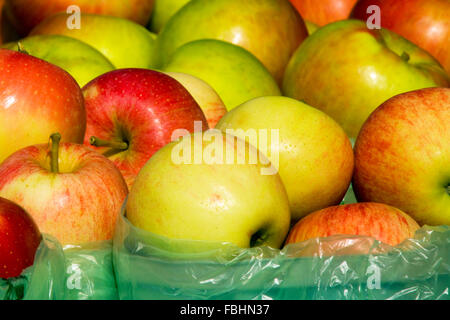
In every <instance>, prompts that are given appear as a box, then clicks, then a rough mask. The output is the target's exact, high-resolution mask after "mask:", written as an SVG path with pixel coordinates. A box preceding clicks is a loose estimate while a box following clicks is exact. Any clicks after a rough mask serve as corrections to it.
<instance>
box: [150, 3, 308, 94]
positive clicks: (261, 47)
mask: <svg viewBox="0 0 450 320" xmlns="http://www.w3.org/2000/svg"><path fill="white" fill-rule="evenodd" d="M307 36H308V31H307V30H306V26H305V23H304V22H303V20H302V18H301V16H300V15H299V14H298V12H297V11H296V10H295V9H294V8H293V7H292V6H291V5H290V3H289V1H288V0H248V1H242V0H194V1H190V2H188V3H187V4H186V5H185V6H183V7H182V8H181V9H180V10H179V11H178V12H177V13H176V15H175V16H173V17H172V18H171V19H170V20H169V21H168V22H167V24H166V25H165V26H164V28H163V30H161V33H160V35H159V39H158V42H159V48H160V52H161V55H162V63H163V64H165V63H167V61H168V60H170V58H171V57H172V55H173V54H174V52H175V50H176V49H177V48H179V47H181V46H182V45H183V44H186V43H188V42H191V41H193V40H199V39H206V38H208V39H218V40H223V41H227V42H230V43H233V44H235V45H238V46H241V47H243V48H245V49H247V50H248V51H250V52H251V53H252V54H253V55H255V56H256V57H257V58H258V59H259V60H260V61H261V62H262V63H263V65H264V66H265V67H266V68H267V69H268V70H269V72H270V73H271V74H272V75H273V77H274V78H275V80H276V81H277V82H278V83H281V80H282V77H283V73H284V69H285V67H286V65H287V63H288V61H289V58H290V56H291V55H292V53H293V52H294V51H295V49H296V48H297V47H298V45H299V44H300V43H301V42H302V41H303V40H304V39H305V38H306V37H307ZM274 50H275V53H276V54H274ZM219 94H220V93H219Z"/></svg>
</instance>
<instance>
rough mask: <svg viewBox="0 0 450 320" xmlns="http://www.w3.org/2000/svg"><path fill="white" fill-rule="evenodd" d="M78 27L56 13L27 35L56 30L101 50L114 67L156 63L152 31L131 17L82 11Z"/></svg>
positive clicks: (155, 47)
mask: <svg viewBox="0 0 450 320" xmlns="http://www.w3.org/2000/svg"><path fill="white" fill-rule="evenodd" d="M80 22H81V28H80V29H69V28H68V27H67V14H65V13H58V14H56V15H53V16H51V17H49V18H47V19H45V20H44V21H42V22H41V23H40V24H38V25H37V26H36V27H35V28H34V29H33V30H31V32H30V35H42V34H58V35H64V36H68V37H72V38H76V39H78V40H81V41H83V42H86V43H87V44H89V45H91V46H92V47H94V48H96V49H97V50H98V51H100V52H101V53H102V54H103V55H104V56H105V57H107V58H108V60H109V61H111V63H112V64H113V65H114V66H115V67H116V68H154V67H155V66H157V64H158V52H157V43H156V39H155V37H154V35H153V34H152V33H151V32H150V31H148V30H147V29H146V28H145V27H143V26H141V25H139V24H137V23H134V22H133V21H130V20H126V19H122V18H118V17H112V16H104V15H96V14H87V13H81V18H80Z"/></svg>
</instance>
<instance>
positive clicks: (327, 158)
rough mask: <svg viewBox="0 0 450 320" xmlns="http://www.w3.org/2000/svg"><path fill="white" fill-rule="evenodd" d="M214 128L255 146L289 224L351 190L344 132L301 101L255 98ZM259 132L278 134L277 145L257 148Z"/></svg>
mask: <svg viewBox="0 0 450 320" xmlns="http://www.w3.org/2000/svg"><path fill="white" fill-rule="evenodd" d="M216 128H217V129H220V130H222V131H224V132H227V133H229V134H234V135H236V136H238V137H240V138H242V139H245V140H247V141H249V142H250V143H252V144H254V145H255V144H257V145H258V148H259V150H260V151H261V152H263V153H265V155H266V156H267V157H268V158H269V159H270V160H271V162H272V164H273V165H274V166H277V167H278V168H279V173H280V176H281V179H282V180H283V183H284V185H285V186H286V190H287V193H288V196H289V201H290V208H291V214H292V219H293V220H294V221H295V220H298V219H300V218H301V217H303V216H305V215H307V214H309V213H311V212H313V211H316V210H319V209H323V208H325V207H328V206H331V205H337V204H339V203H340V201H341V200H342V199H343V197H344V195H345V193H346V191H347V189H348V187H349V185H350V181H351V178H352V172H353V150H352V146H351V142H350V140H349V139H348V137H347V135H346V134H345V132H344V130H343V128H342V127H341V126H339V124H338V123H337V122H336V121H334V120H333V119H332V118H331V117H329V116H328V115H326V114H325V113H324V112H322V111H320V110H317V109H315V108H313V107H310V106H308V105H306V104H304V103H302V102H300V101H297V100H295V99H291V98H288V97H281V96H276V97H261V98H256V99H253V100H250V101H248V102H246V103H244V104H242V105H240V106H238V107H237V108H235V109H233V110H231V111H230V112H228V113H227V114H226V115H225V116H224V117H222V119H221V120H220V121H219V123H218V124H217V125H216ZM239 129H241V130H239ZM264 130H266V131H267V130H278V132H279V142H278V143H272V141H271V143H269V144H268V145H269V148H267V149H266V150H263V148H262V147H264V145H263V146H262V147H261V146H260V145H261V141H263V140H265V138H264V137H262V134H263V133H264V132H266V131H264ZM255 131H256V132H255ZM252 133H257V136H256V137H255V136H254V135H253V136H252ZM255 138H256V139H255ZM252 139H253V141H252Z"/></svg>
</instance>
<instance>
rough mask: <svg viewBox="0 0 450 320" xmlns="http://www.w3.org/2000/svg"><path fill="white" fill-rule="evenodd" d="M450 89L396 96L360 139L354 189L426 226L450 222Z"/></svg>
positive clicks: (380, 109) (376, 113) (367, 125)
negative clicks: (397, 209)
mask: <svg viewBox="0 0 450 320" xmlns="http://www.w3.org/2000/svg"><path fill="white" fill-rule="evenodd" d="M449 119H450V89H448V88H428V89H423V90H417V91H412V92H408V93H404V94H401V95H398V96H395V97H393V98H391V99H389V100H388V101H386V102H385V103H383V104H382V105H381V106H380V107H378V108H377V109H376V110H375V111H374V112H373V113H372V115H371V116H370V117H369V119H368V120H367V122H366V123H365V124H364V126H363V128H362V129H361V132H360V134H359V136H358V138H357V140H356V144H355V173H354V177H353V189H354V190H355V194H356V197H357V199H358V200H359V201H374V202H382V203H386V204H389V205H392V206H395V207H397V208H399V209H401V210H403V211H404V212H406V213H408V214H409V215H410V216H412V217H413V218H414V219H415V220H416V221H417V222H419V223H420V224H421V225H423V224H427V225H450V187H449V186H450V121H449Z"/></svg>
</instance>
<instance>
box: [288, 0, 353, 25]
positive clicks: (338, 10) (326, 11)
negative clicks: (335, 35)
mask: <svg viewBox="0 0 450 320" xmlns="http://www.w3.org/2000/svg"><path fill="white" fill-rule="evenodd" d="M289 1H290V2H291V3H292V5H293V6H294V7H295V8H296V9H297V11H298V12H299V13H300V15H301V16H302V17H303V19H305V20H308V21H310V22H312V23H314V24H316V25H318V26H324V25H326V24H329V23H332V22H336V21H339V20H345V19H347V18H348V17H349V15H350V12H351V11H352V9H353V6H354V5H355V3H356V2H357V1H358V0H320V1H317V0H289Z"/></svg>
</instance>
